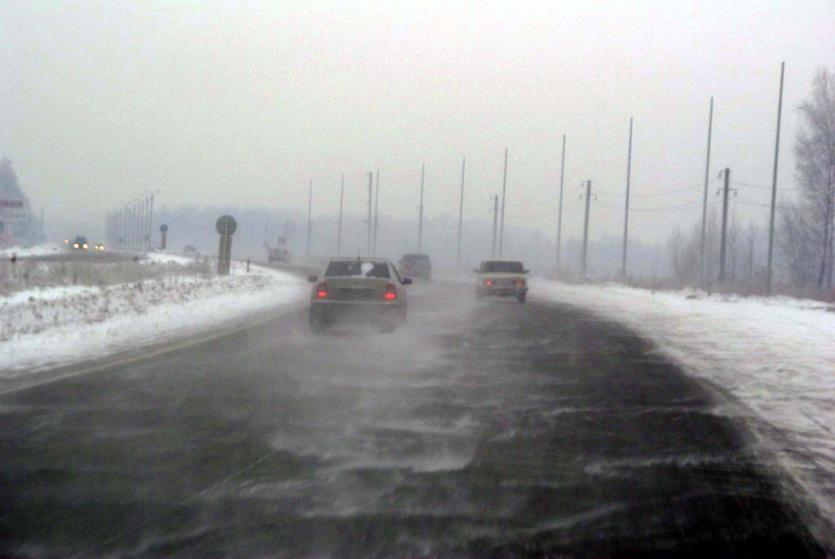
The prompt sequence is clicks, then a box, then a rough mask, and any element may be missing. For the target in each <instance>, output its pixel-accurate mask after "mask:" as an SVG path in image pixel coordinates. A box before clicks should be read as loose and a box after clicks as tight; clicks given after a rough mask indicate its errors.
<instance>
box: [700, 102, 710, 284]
mask: <svg viewBox="0 0 835 559" xmlns="http://www.w3.org/2000/svg"><path fill="white" fill-rule="evenodd" d="M712 134H713V97H711V98H710V115H709V116H708V119H707V156H706V157H705V193H704V200H702V240H701V243H700V244H699V287H701V288H702V289H704V288H705V235H706V230H707V185H708V183H709V182H710V140H711V136H712Z"/></svg>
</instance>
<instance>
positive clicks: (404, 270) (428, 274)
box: [400, 253, 432, 280]
mask: <svg viewBox="0 0 835 559" xmlns="http://www.w3.org/2000/svg"><path fill="white" fill-rule="evenodd" d="M400 273H401V274H403V276H405V277H409V278H421V279H425V280H431V279H432V262H430V261H429V256H428V255H426V254H419V253H413V254H404V255H403V257H402V258H400Z"/></svg>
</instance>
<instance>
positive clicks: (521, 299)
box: [516, 291, 528, 303]
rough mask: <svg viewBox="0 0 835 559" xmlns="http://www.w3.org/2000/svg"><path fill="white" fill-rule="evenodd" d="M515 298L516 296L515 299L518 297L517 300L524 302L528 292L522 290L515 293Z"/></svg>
mask: <svg viewBox="0 0 835 559" xmlns="http://www.w3.org/2000/svg"><path fill="white" fill-rule="evenodd" d="M516 298H517V299H519V302H520V303H524V302H525V301H526V300H527V299H528V292H527V291H523V292H522V293H520V294H519V295H517V296H516Z"/></svg>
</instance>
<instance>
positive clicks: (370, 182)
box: [366, 172, 374, 256]
mask: <svg viewBox="0 0 835 559" xmlns="http://www.w3.org/2000/svg"><path fill="white" fill-rule="evenodd" d="M373 185H374V173H371V172H369V173H368V243H367V246H366V254H368V255H369V256H371V199H372V197H373V194H374V189H373Z"/></svg>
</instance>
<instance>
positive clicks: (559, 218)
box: [557, 134, 565, 275]
mask: <svg viewBox="0 0 835 559" xmlns="http://www.w3.org/2000/svg"><path fill="white" fill-rule="evenodd" d="M564 184H565V134H563V135H562V160H561V162H560V206H559V211H558V213H557V275H559V273H560V257H561V256H562V191H563V186H564Z"/></svg>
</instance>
